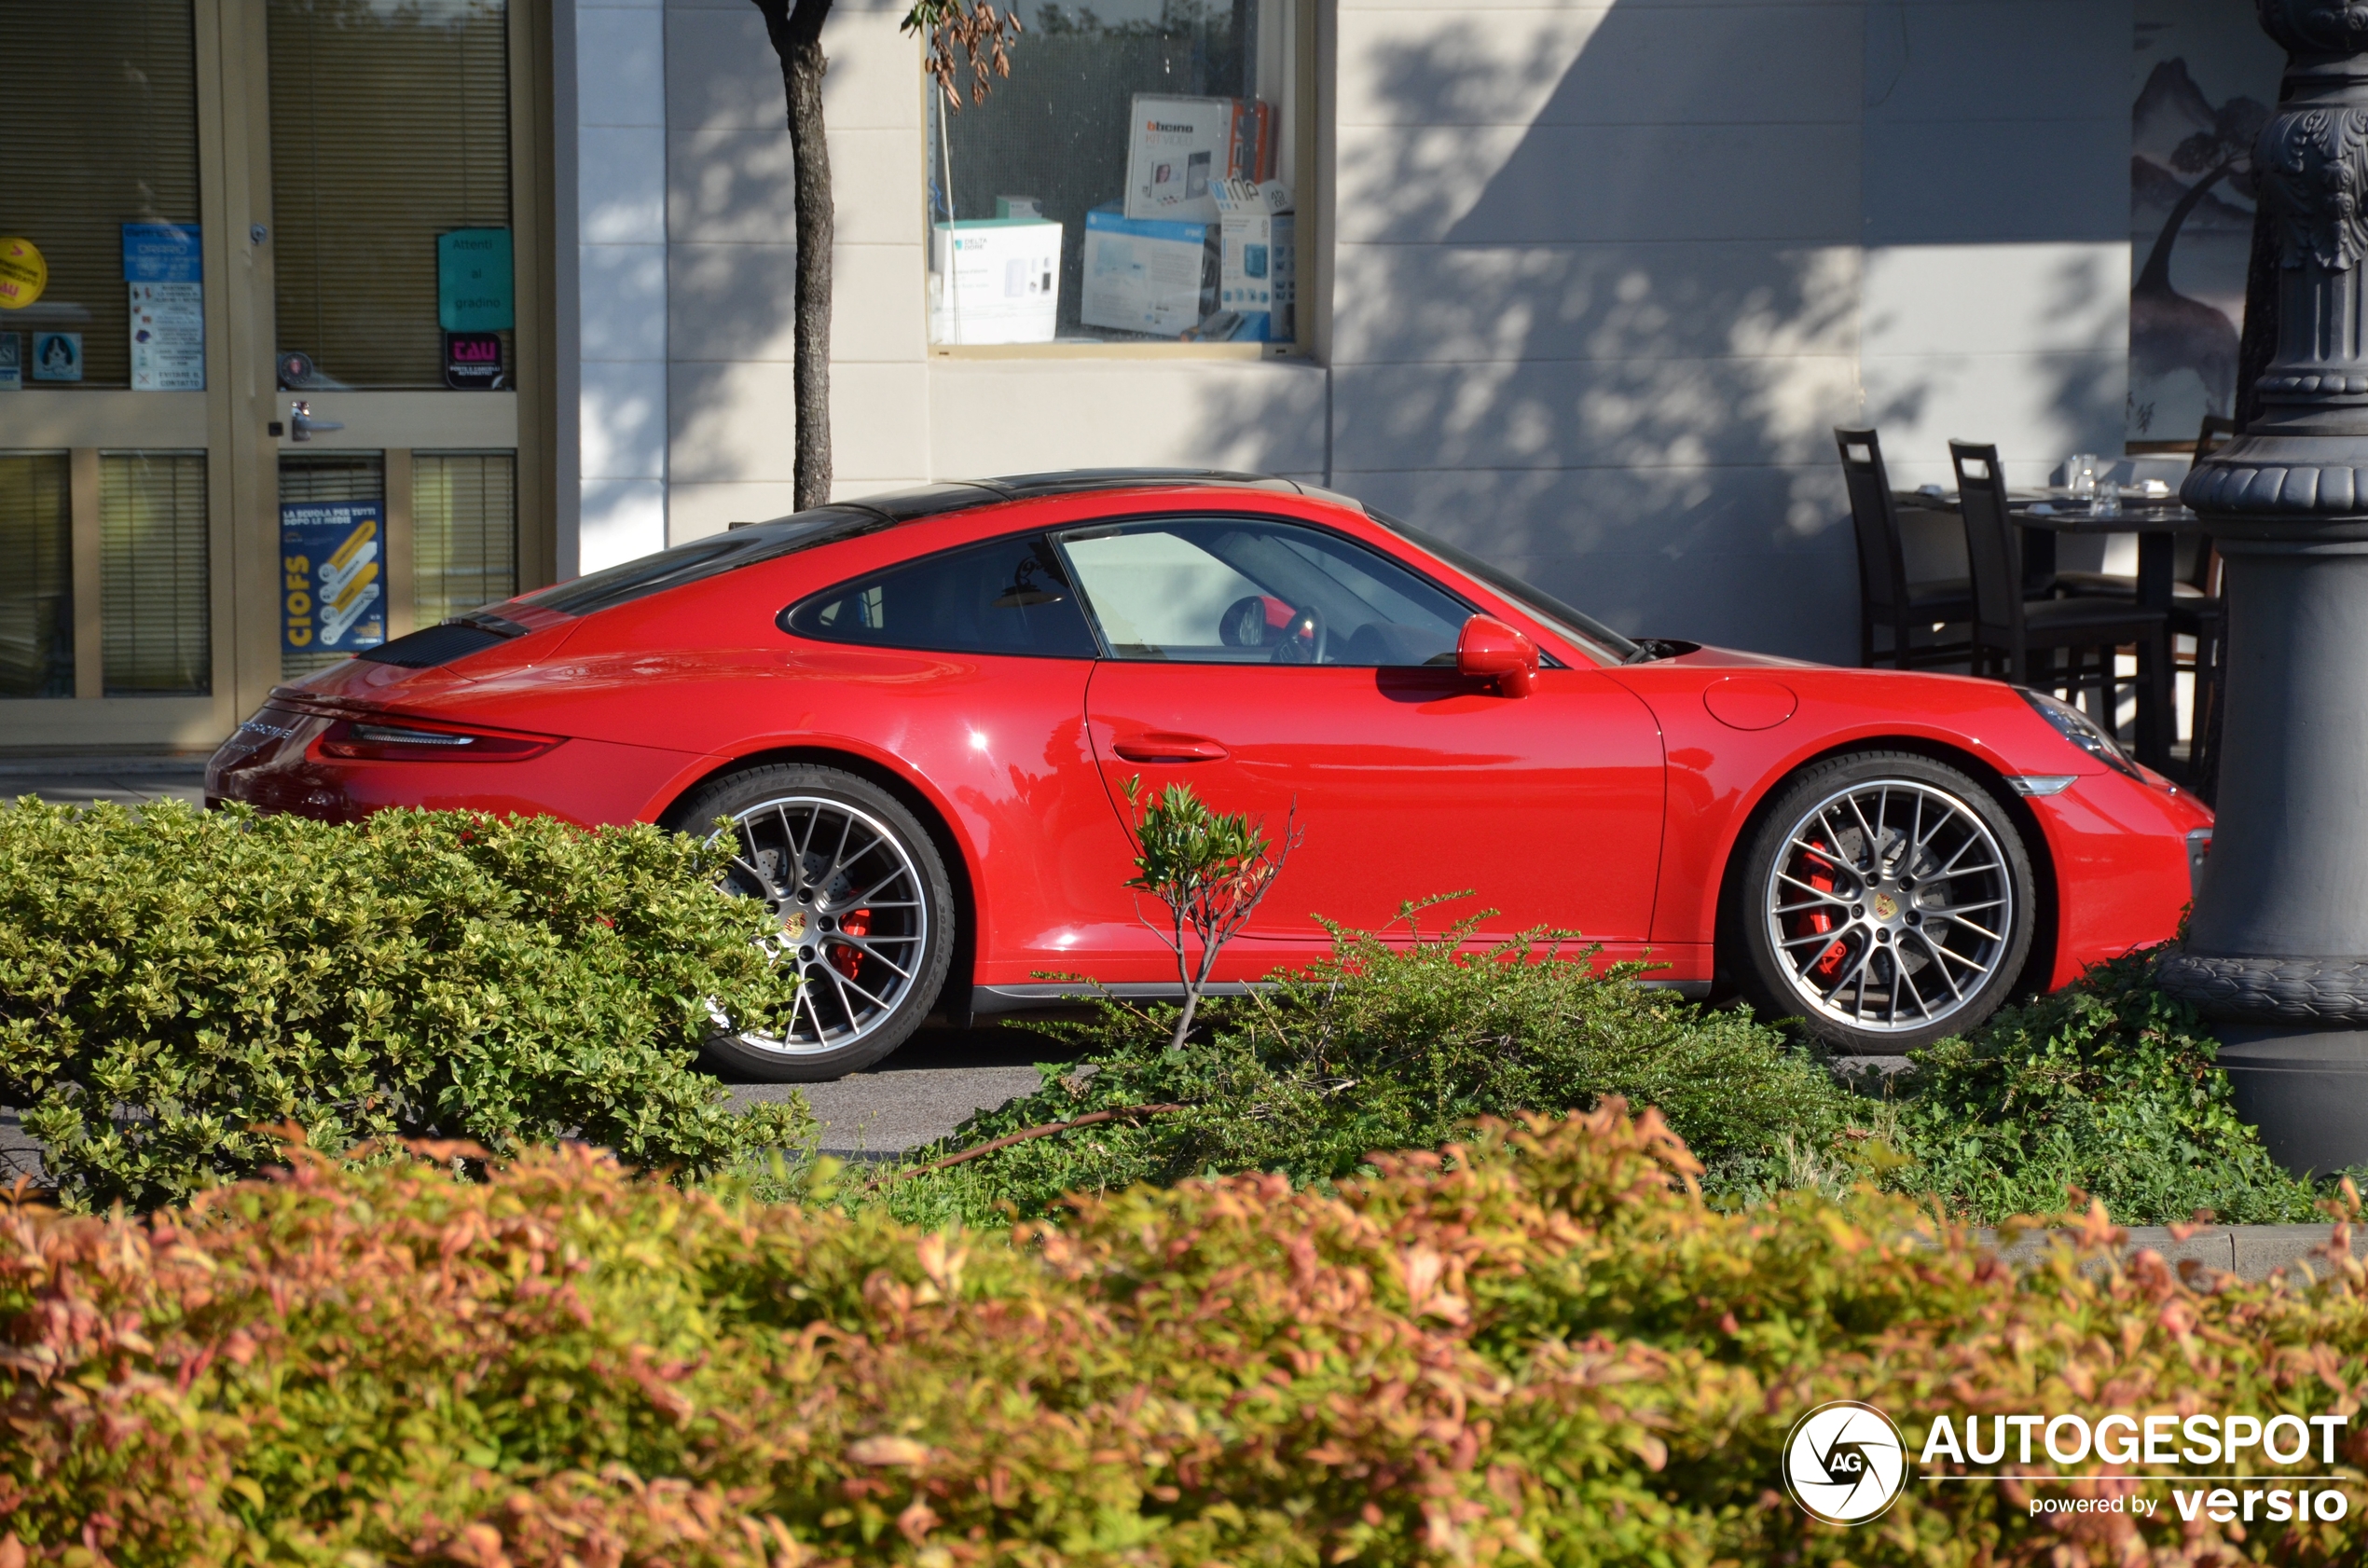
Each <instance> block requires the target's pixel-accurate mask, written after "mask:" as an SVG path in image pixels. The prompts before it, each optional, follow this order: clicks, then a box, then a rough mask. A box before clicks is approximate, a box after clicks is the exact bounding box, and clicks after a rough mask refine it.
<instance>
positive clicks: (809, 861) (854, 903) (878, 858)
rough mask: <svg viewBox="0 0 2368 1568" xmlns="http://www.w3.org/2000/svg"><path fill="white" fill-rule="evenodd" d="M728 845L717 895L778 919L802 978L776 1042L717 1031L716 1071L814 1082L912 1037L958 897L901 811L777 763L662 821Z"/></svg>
mask: <svg viewBox="0 0 2368 1568" xmlns="http://www.w3.org/2000/svg"><path fill="white" fill-rule="evenodd" d="M717 818H730V819H731V821H732V823H733V829H732V832H733V833H734V836H735V837H736V838H737V841H738V844H737V852H736V853H735V855H734V857H733V864H732V868H731V870H730V871H729V872H727V873H725V876H724V879H723V887H724V890H725V891H727V892H731V893H737V894H739V895H741V896H743V897H748V898H760V899H763V900H764V901H766V902H767V903H768V904H770V905H771V906H772V907H773V909H774V910H775V911H776V913H777V914H778V915H780V917H781V928H782V932H783V936H784V949H785V951H786V952H787V953H789V954H791V955H793V961H795V962H796V963H797V965H798V968H799V971H800V979H801V980H802V982H803V983H802V984H801V985H800V987H799V997H798V1002H797V1005H796V1008H795V1010H794V1018H795V1020H796V1021H795V1023H794V1024H793V1025H792V1028H791V1030H790V1032H789V1033H788V1034H787V1035H786V1036H784V1037H782V1038H769V1037H765V1036H760V1035H756V1034H731V1033H724V1032H721V1031H719V1032H718V1033H716V1034H714V1035H711V1036H709V1038H708V1040H707V1042H706V1044H705V1045H704V1046H703V1047H702V1052H703V1053H704V1054H705V1055H706V1056H707V1058H708V1060H709V1062H710V1063H711V1064H713V1065H714V1066H718V1067H720V1068H723V1069H724V1070H726V1071H728V1072H731V1073H735V1074H737V1075H739V1076H741V1077H745V1078H751V1079H757V1080H762V1081H764V1082H768V1083H819V1082H822V1081H824V1080H829V1079H834V1078H841V1077H844V1076H845V1075H847V1074H848V1073H851V1072H853V1071H855V1070H856V1069H858V1068H860V1067H868V1066H871V1065H872V1064H873V1063H874V1062H877V1061H879V1060H880V1059H881V1058H882V1057H884V1056H886V1055H888V1053H889V1052H892V1051H894V1050H895V1049H896V1048H897V1047H898V1046H900V1045H902V1044H903V1043H904V1042H905V1040H906V1039H907V1038H910V1037H911V1036H912V1033H913V1031H914V1030H916V1029H917V1028H919V1027H920V1025H921V1020H922V1018H923V1017H925V1016H926V1015H927V1014H928V1012H929V1008H930V1006H931V1005H932V1004H933V1003H934V1002H935V1001H936V1000H937V996H938V992H939V991H940V990H941V989H943V986H944V984H945V976H946V971H947V970H949V969H950V968H951V967H952V965H953V960H954V920H955V910H954V888H953V884H952V883H951V881H949V880H948V878H947V876H946V874H945V861H944V860H943V857H941V856H940V855H939V854H938V851H937V846H936V844H935V843H934V842H932V841H931V839H930V837H929V832H928V831H927V830H926V829H924V828H923V827H922V826H921V824H920V822H919V821H918V820H917V819H916V818H915V817H914V815H913V813H912V812H911V811H909V810H907V809H906V808H905V806H904V804H903V803H902V801H899V800H898V799H897V798H896V797H895V796H894V795H891V794H889V793H888V791H886V790H883V789H881V788H880V787H879V786H878V785H876V784H874V783H873V782H871V781H870V780H869V779H865V778H860V777H856V776H855V775H853V774H850V773H842V772H840V771H839V770H837V769H836V768H827V767H813V766H804V765H788V764H774V765H770V766H764V767H752V768H748V769H746V770H744V771H742V772H739V773H734V774H729V775H726V776H725V777H722V778H719V779H717V780H715V781H714V782H713V783H711V784H709V785H706V786H704V787H702V788H700V789H698V790H696V791H693V792H692V794H691V795H690V796H689V797H688V798H686V799H685V800H684V801H683V802H682V803H681V805H678V806H676V807H675V808H674V810H672V811H671V812H669V813H668V815H667V821H668V826H670V827H673V828H676V829H678V830H681V831H682V832H714V831H715V829H714V823H715V821H716V819H717Z"/></svg>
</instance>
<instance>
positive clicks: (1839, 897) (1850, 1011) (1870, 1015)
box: [1738, 751, 2037, 1054]
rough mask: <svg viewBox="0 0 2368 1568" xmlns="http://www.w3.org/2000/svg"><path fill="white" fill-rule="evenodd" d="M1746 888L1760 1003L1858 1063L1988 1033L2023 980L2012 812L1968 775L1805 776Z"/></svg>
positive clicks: (2023, 922)
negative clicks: (1863, 1057)
mask: <svg viewBox="0 0 2368 1568" xmlns="http://www.w3.org/2000/svg"><path fill="white" fill-rule="evenodd" d="M1740 892H1741V894H1742V898H1743V899H1744V900H1745V901H1746V902H1745V904H1744V907H1743V908H1742V910H1741V911H1740V912H1739V914H1740V915H1741V919H1740V920H1739V922H1738V924H1739V926H1740V927H1741V929H1740V931H1739V933H1738V934H1739V936H1740V939H1741V942H1742V949H1743V955H1742V956H1743V958H1744V960H1745V961H1744V964H1743V966H1742V968H1743V979H1744V982H1745V988H1746V990H1747V991H1748V992H1749V993H1750V995H1751V999H1752V1000H1753V1001H1754V1002H1755V1003H1757V1004H1758V1005H1759V1006H1760V1007H1761V1008H1762V1009H1764V1010H1765V1011H1769V1012H1770V1013H1773V1014H1778V1015H1788V1014H1797V1015H1799V1016H1800V1017H1801V1018H1802V1019H1803V1020H1804V1021H1805V1022H1806V1023H1807V1025H1808V1027H1809V1029H1810V1033H1812V1034H1814V1035H1816V1036H1818V1037H1819V1038H1822V1039H1824V1040H1825V1041H1826V1042H1827V1043H1828V1044H1830V1045H1832V1046H1833V1047H1834V1048H1835V1049H1836V1050H1837V1051H1840V1052H1851V1053H1855V1054H1873V1053H1889V1052H1903V1051H1908V1050H1912V1049H1915V1048H1917V1047H1920V1046H1924V1045H1929V1044H1931V1043H1932V1042H1933V1041H1934V1040H1936V1039H1939V1038H1943V1037H1944V1036H1948V1035H1953V1034H1962V1033H1963V1032H1964V1031H1966V1030H1968V1029H1971V1028H1974V1027H1975V1026H1976V1025H1979V1024H1980V1023H1982V1022H1983V1021H1984V1020H1985V1019H1987V1018H1988V1017H1989V1015H1990V1014H1991V1013H1992V1012H1995V1011H1997V1010H1998V1007H1999V1004H2001V1003H2002V1002H2003V1001H2004V1000H2005V999H2006V994H2007V992H2008V991H2009V990H2011V989H2012V988H2013V986H2014V984H2015V982H2016V979H2017V976H2019V975H2020V974H2021V973H2022V969H2023V963H2024V960H2025V959H2026V958H2028V957H2029V956H2030V954H2031V930H2032V928H2033V926H2034V924H2035V918H2034V917H2035V915H2036V913H2037V911H2036V907H2035V890H2034V879H2033V877H2032V875H2031V856H2030V854H2029V852H2028V851H2027V850H2026V849H2025V847H2024V846H2023V839H2022V834H2021V833H2020V832H2017V830H2016V827H2015V823H2014V820H2013V819H2012V818H2009V817H2008V816H2007V814H2006V812H2005V810H2004V809H2003V807H2002V806H2001V805H1999V804H1998V802H1997V801H1996V800H1994V799H1993V798H1991V796H1990V794H1989V791H1986V790H1984V789H1983V788H1982V787H1981V786H1980V785H1979V784H1977V783H1976V782H1975V781H1974V780H1973V779H1972V778H1970V777H1967V776H1966V775H1964V774H1963V773H1962V772H1960V771H1958V770H1957V769H1956V768H1953V767H1949V766H1948V765H1947V764H1946V763H1937V762H1934V761H1932V760H1931V759H1930V758H1926V757H1920V756H1916V755H1914V754H1912V753H1907V752H1895V751H1894V752H1863V753H1859V754H1857V755H1853V756H1845V757H1836V758H1832V759H1830V760H1828V761H1826V762H1823V763H1815V764H1812V765H1811V766H1810V767H1808V768H1805V769H1803V770H1802V771H1801V772H1800V773H1799V774H1798V775H1797V776H1796V777H1794V778H1793V779H1792V781H1791V782H1790V783H1789V784H1787V785H1785V786H1784V787H1783V790H1782V791H1780V792H1779V794H1778V796H1777V798H1776V800H1775V802H1774V804H1773V805H1770V807H1769V809H1768V811H1767V812H1766V813H1765V815H1764V816H1763V818H1762V819H1761V821H1760V825H1759V828H1758V830H1757V832H1756V833H1755V835H1754V837H1753V840H1752V843H1751V846H1750V850H1749V854H1748V857H1747V859H1746V860H1745V862H1744V869H1743V876H1742V887H1741V888H1740Z"/></svg>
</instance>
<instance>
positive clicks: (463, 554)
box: [411, 452, 518, 626]
mask: <svg viewBox="0 0 2368 1568" xmlns="http://www.w3.org/2000/svg"><path fill="white" fill-rule="evenodd" d="M411 464H412V466H411V559H412V566H411V595H412V604H413V606H414V609H413V613H412V624H413V625H414V626H434V625H436V624H437V623H438V622H440V621H445V620H448V619H450V618H451V617H452V616H455V615H464V614H466V613H468V612H470V611H472V610H475V609H478V608H479V607H481V606H483V605H488V604H497V603H499V602H501V601H502V600H503V599H505V598H509V597H511V596H512V595H513V594H515V593H516V592H517V591H518V463H517V459H516V457H515V456H514V455H513V454H511V453H508V452H420V453H417V454H415V455H414V456H413V458H412V460H411Z"/></svg>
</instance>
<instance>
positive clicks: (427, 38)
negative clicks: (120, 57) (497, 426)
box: [268, 0, 516, 391]
mask: <svg viewBox="0 0 2368 1568" xmlns="http://www.w3.org/2000/svg"><path fill="white" fill-rule="evenodd" d="M268 14H269V18H270V48H271V205H272V212H273V216H274V223H275V226H276V227H275V233H274V236H273V241H272V262H273V266H274V269H275V270H274V274H273V276H274V279H275V283H276V288H277V295H278V312H279V319H278V341H277V347H278V349H279V356H280V357H279V365H280V383H281V385H282V387H285V388H288V389H290V390H292V391H301V390H320V389H326V388H337V387H357V388H406V387H446V386H462V387H468V386H482V387H490V386H495V385H499V386H503V387H508V386H514V385H515V384H516V377H515V374H514V373H513V368H512V367H514V366H515V365H516V339H515V337H514V333H513V327H514V325H515V316H516V307H515V297H516V273H515V269H514V268H513V265H512V257H511V242H510V241H511V236H510V98H509V71H510V64H509V41H508V39H509V34H508V29H509V20H508V7H506V5H504V4H503V0H404V3H403V4H401V5H355V4H352V3H351V0H269V5H268ZM455 335H457V336H458V337H461V339H462V340H461V341H460V342H457V343H456V342H454V341H453V340H452V338H453V337H454V336H455ZM490 344H498V345H499V353H500V363H499V364H494V365H491V366H490V367H489V366H488V364H487V362H486V360H485V358H484V353H485V351H487V349H488V348H489V346H490Z"/></svg>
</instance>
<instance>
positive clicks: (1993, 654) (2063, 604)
mask: <svg viewBox="0 0 2368 1568" xmlns="http://www.w3.org/2000/svg"><path fill="white" fill-rule="evenodd" d="M1948 461H1949V462H1950V463H1951V464H1952V465H1954V466H1955V468H1956V470H1957V500H1958V504H1959V506H1960V508H1961V509H1962V513H1963V516H1964V519H1965V558H1966V562H1967V564H1968V565H1970V566H1971V567H1972V568H1973V589H1974V620H1973V643H1974V672H1975V673H1976V674H1977V675H1987V674H1989V673H1990V671H1991V670H1992V669H1993V668H1996V669H1998V670H2000V671H2001V673H2002V675H2003V679H2005V680H2007V681H2013V682H2014V683H2015V684H2017V685H2020V686H2039V687H2043V688H2046V689H2049V690H2061V691H2065V692H2067V693H2068V694H2069V695H2071V696H2072V700H2074V701H2075V702H2076V701H2078V700H2079V692H2080V689H2081V687H2083V686H2084V685H2086V684H2089V683H2091V678H2090V677H2089V676H2088V675H2086V673H2085V672H2084V671H2083V669H2082V664H2083V660H2084V657H2085V655H2086V654H2088V653H2092V652H2093V653H2095V654H2096V655H2097V669H2096V674H2095V676H2094V678H2093V680H2094V684H2095V686H2096V688H2097V692H2098V702H2097V707H2096V709H2095V712H2094V714H2093V715H2092V716H2093V717H2095V718H2096V719H2097V721H2098V722H2099V723H2100V724H2103V725H2104V726H2105V727H2106V729H2107V730H2109V731H2110V730H2112V729H2113V727H2114V726H2113V692H2114V688H2115V686H2116V685H2117V681H2116V677H2115V673H2114V670H2113V656H2114V654H2115V653H2117V652H2119V650H2120V649H2121V648H2122V647H2123V646H2125V645H2127V644H2135V645H2136V646H2137V649H2138V700H2139V702H2140V704H2141V707H2142V708H2144V710H2145V711H2146V712H2147V713H2148V714H2149V715H2150V722H2152V723H2155V724H2163V723H2167V722H2168V719H2169V717H2170V694H2169V674H2170V669H2169V659H2168V617H2167V616H2165V615H2164V613H2163V612H2161V611H2159V610H2141V609H2140V608H2139V607H2138V606H2137V605H2136V604H2135V603H2134V602H2132V601H2130V600H2127V599H2115V598H2025V597H2024V594H2023V569H2022V559H2021V548H2020V540H2019V539H2018V538H2017V528H2016V526H2015V523H2014V520H2013V518H2012V517H2011V516H2009V514H2008V512H2007V508H2006V475H2005V470H2004V469H2003V467H2002V466H2001V465H2000V463H1999V461H1998V448H1997V447H1990V446H1978V445H1976V444H1973V443H1970V442H1964V441H1951V442H1950V443H1949V444H1948ZM2058 652H2061V653H2064V654H2066V656H2067V660H2068V664H2067V667H2064V668H2061V669H2058V667H2057V665H2056V660H2055V657H2054V655H2055V654H2056V653H2058ZM2034 653H2044V654H2047V655H2048V657H2047V660H2046V662H2045V664H2044V667H2034V665H2033V664H2032V660H2031V655H2032V654H2034ZM2157 733H2162V732H2160V731H2158V732H2157Z"/></svg>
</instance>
